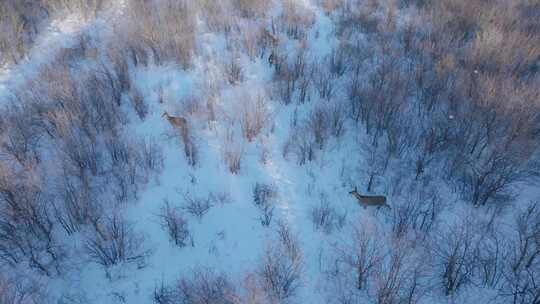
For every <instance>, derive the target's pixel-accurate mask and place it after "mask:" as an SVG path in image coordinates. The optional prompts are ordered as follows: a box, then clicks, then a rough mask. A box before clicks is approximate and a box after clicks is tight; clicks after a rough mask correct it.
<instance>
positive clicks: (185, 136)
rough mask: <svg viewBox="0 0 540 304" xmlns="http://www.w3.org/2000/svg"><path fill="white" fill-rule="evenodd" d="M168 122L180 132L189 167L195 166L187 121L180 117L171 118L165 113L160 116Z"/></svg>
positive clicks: (195, 155) (193, 149)
mask: <svg viewBox="0 0 540 304" xmlns="http://www.w3.org/2000/svg"><path fill="white" fill-rule="evenodd" d="M161 116H163V117H165V118H167V120H168V121H169V123H170V124H171V125H172V126H173V127H174V128H176V129H178V130H180V135H181V136H182V141H183V142H184V152H185V153H186V157H187V159H188V162H189V164H190V165H192V166H193V165H195V164H196V162H197V150H196V148H195V145H194V143H193V141H192V140H191V137H190V136H189V126H188V124H187V120H186V119H185V118H184V117H181V116H171V115H169V113H167V112H166V111H165V112H163V115H161Z"/></svg>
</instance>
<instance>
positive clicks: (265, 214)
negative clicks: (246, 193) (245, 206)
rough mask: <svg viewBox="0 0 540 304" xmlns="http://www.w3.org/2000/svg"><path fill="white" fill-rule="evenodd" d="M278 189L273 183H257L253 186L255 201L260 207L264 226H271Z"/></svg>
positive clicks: (258, 207)
mask: <svg viewBox="0 0 540 304" xmlns="http://www.w3.org/2000/svg"><path fill="white" fill-rule="evenodd" d="M276 197H277V189H276V187H275V186H273V185H268V184H260V183H256V184H255V187H254V188H253V203H254V204H255V206H256V207H257V209H259V211H260V213H261V215H260V221H261V224H262V225H263V226H269V225H270V223H271V222H272V217H273V215H274V208H275V199H276Z"/></svg>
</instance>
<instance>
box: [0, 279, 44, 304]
mask: <svg viewBox="0 0 540 304" xmlns="http://www.w3.org/2000/svg"><path fill="white" fill-rule="evenodd" d="M43 285H44V284H43V283H42V282H39V281H37V280H32V279H29V278H24V277H14V278H10V277H7V276H4V275H2V276H0V304H38V303H48V302H47V301H48V300H49V297H48V295H47V293H46V292H45V288H44V287H45V286H43Z"/></svg>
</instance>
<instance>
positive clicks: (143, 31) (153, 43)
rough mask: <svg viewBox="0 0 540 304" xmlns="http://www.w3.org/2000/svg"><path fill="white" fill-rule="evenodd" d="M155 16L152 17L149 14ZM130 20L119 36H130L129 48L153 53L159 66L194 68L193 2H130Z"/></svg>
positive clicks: (152, 55)
mask: <svg viewBox="0 0 540 304" xmlns="http://www.w3.org/2000/svg"><path fill="white" fill-rule="evenodd" d="M149 12H152V13H149ZM127 14H128V16H129V20H128V21H127V23H126V24H121V27H119V29H118V30H119V31H121V32H120V33H119V34H118V35H119V36H120V37H122V36H127V42H128V45H129V46H130V48H133V49H141V48H142V49H144V50H145V51H146V52H151V57H152V58H153V59H154V60H155V61H156V62H157V63H162V62H178V63H179V64H180V65H182V66H183V67H184V68H187V67H189V66H190V64H191V57H192V56H193V53H194V51H195V48H196V43H195V42H196V39H195V35H196V26H195V19H194V17H195V14H194V7H193V5H192V3H191V2H190V1H184V0H182V1H172V0H164V1H143V0H133V1H130V4H129V7H128V8H127Z"/></svg>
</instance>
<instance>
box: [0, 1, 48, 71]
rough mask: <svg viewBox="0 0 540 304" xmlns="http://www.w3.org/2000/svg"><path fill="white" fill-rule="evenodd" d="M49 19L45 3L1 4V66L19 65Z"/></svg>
mask: <svg viewBox="0 0 540 304" xmlns="http://www.w3.org/2000/svg"><path fill="white" fill-rule="evenodd" d="M47 18H48V12H47V3H45V2H44V1H32V2H25V3H23V2H20V1H15V0H6V1H2V2H1V3H0V29H2V31H1V32H0V65H1V64H4V63H15V64H17V63H19V62H20V61H21V60H22V59H23V58H24V56H25V55H26V53H27V51H28V49H29V48H30V47H31V46H32V45H33V43H34V41H35V39H36V37H37V35H38V34H39V33H40V31H41V27H42V24H43V23H45V21H46V20H47Z"/></svg>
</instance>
